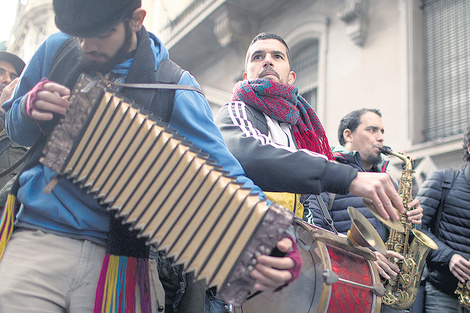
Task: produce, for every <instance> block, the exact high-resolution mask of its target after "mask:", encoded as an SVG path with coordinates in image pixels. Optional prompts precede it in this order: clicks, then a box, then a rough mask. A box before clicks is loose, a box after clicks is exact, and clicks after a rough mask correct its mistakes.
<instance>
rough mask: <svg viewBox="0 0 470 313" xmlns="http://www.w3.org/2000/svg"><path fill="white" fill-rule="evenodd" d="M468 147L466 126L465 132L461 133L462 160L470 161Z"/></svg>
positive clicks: (468, 128)
mask: <svg viewBox="0 0 470 313" xmlns="http://www.w3.org/2000/svg"><path fill="white" fill-rule="evenodd" d="M469 145H470V125H468V126H467V129H466V131H465V132H464V133H463V159H464V160H465V161H467V162H468V161H470V153H468V148H467V146H469Z"/></svg>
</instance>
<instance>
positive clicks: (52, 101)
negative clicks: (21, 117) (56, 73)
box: [26, 79, 70, 121]
mask: <svg viewBox="0 0 470 313" xmlns="http://www.w3.org/2000/svg"><path fill="white" fill-rule="evenodd" d="M69 97H70V90H69V89H68V88H67V87H65V86H62V85H60V84H57V83H54V82H51V81H49V80H47V79H43V80H41V81H40V82H39V83H37V84H36V86H34V88H33V89H31V91H30V92H29V93H28V97H27V99H26V113H27V114H28V115H29V117H31V118H32V119H34V120H38V121H49V120H51V119H52V118H53V117H54V114H60V115H64V114H65V112H66V111H67V109H68V107H69V105H70V102H69Z"/></svg>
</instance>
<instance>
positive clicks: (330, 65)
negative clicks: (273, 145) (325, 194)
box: [9, 0, 470, 182]
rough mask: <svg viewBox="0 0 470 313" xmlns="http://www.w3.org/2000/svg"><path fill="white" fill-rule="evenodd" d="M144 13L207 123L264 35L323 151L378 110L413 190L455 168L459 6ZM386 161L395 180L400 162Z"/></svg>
mask: <svg viewBox="0 0 470 313" xmlns="http://www.w3.org/2000/svg"><path fill="white" fill-rule="evenodd" d="M33 3H34V5H33ZM50 3H51V1H50V0H36V1H33V0H29V1H28V3H27V4H26V7H25V8H24V11H23V13H21V11H20V14H23V16H22V17H20V16H19V19H18V21H19V22H18V23H17V27H16V28H15V29H14V33H13V34H12V40H10V41H9V44H10V47H11V48H12V49H13V51H22V50H23V52H24V56H25V57H26V56H29V53H30V51H34V49H35V48H36V47H37V44H38V40H41V41H42V39H43V38H44V37H45V36H46V35H47V34H48V33H49V32H52V31H53V28H54V27H53V17H52V15H53V14H52V10H51V8H50ZM28 5H29V6H30V8H29V10H28V8H27V7H28ZM143 7H144V8H145V9H147V13H148V14H147V17H146V21H145V26H146V27H147V29H148V30H150V31H152V32H154V33H155V34H156V35H157V36H159V37H160V38H161V39H162V40H163V42H164V43H165V44H166V46H167V47H168V48H169V50H170V57H171V58H172V59H173V60H174V61H176V62H177V63H178V64H179V65H180V66H182V67H183V68H184V69H187V70H189V71H190V72H191V73H192V74H193V75H194V76H195V77H196V78H197V80H198V81H199V83H200V84H201V87H202V89H203V91H204V93H205V95H206V97H207V99H208V100H209V102H210V104H211V105H212V107H213V110H214V112H215V111H216V110H217V108H218V107H219V106H220V105H222V104H224V103H225V102H227V101H229V100H230V97H231V90H232V88H233V86H234V84H235V83H236V82H237V81H238V80H240V79H241V77H242V73H243V69H244V62H245V61H244V60H245V52H246V49H247V47H248V45H249V43H250V40H251V39H252V38H253V37H254V36H255V35H256V34H258V33H260V32H262V31H267V32H273V33H277V34H279V35H281V36H282V37H284V38H285V40H286V41H287V43H288V44H289V46H290V49H291V52H292V60H293V69H294V70H295V71H296V73H297V85H298V86H299V89H300V91H301V93H302V94H303V95H304V97H305V98H306V99H307V100H308V101H309V102H310V103H311V104H312V105H313V106H314V108H315V110H316V112H317V114H318V115H319V117H320V119H321V120H322V122H323V124H324V126H325V130H326V132H327V135H328V138H329V140H330V143H331V144H332V145H336V144H338V140H337V126H338V123H339V121H340V119H341V118H342V117H343V116H344V115H345V114H347V113H348V112H350V111H352V110H355V109H359V108H363V107H366V108H377V109H380V110H381V112H382V114H383V121H384V125H385V129H386V144H387V145H389V146H391V147H392V148H393V149H394V150H397V151H401V152H406V153H407V154H409V155H411V156H412V157H413V158H414V159H415V162H416V170H417V172H418V175H417V179H418V182H421V180H422V178H423V177H424V175H425V174H426V173H427V172H429V171H431V170H434V169H436V168H446V167H454V168H458V167H459V166H460V165H461V164H462V163H463V160H462V159H461V155H462V132H463V131H464V130H465V128H466V126H467V125H468V124H469V123H470V106H469V104H470V103H469V99H470V88H469V80H470V78H469V76H470V75H469V72H470V71H469V69H470V36H469V35H467V30H468V29H470V14H469V13H470V2H468V1H465V0H374V1H372V0H256V1H255V0H143ZM41 10H42V11H41ZM40 12H46V13H40ZM51 25H52V26H51ZM10 50H11V49H10ZM391 161H392V163H394V164H395V165H396V166H395V171H396V172H397V173H399V171H400V167H399V163H400V162H399V160H393V159H391Z"/></svg>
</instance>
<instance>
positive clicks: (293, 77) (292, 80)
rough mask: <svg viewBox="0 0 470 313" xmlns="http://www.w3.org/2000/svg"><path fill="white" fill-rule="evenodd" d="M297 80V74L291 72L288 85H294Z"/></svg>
mask: <svg viewBox="0 0 470 313" xmlns="http://www.w3.org/2000/svg"><path fill="white" fill-rule="evenodd" d="M295 78H296V75H295V72H294V71H290V73H289V78H288V79H287V84H289V85H292V84H293V83H294V82H295Z"/></svg>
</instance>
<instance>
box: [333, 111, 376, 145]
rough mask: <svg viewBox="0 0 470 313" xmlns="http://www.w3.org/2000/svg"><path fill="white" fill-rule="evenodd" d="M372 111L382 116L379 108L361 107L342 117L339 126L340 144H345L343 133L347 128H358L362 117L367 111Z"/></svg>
mask: <svg viewBox="0 0 470 313" xmlns="http://www.w3.org/2000/svg"><path fill="white" fill-rule="evenodd" d="M367 112H372V113H375V114H377V115H378V116H379V117H382V113H380V111H379V110H378V109H360V110H354V111H352V112H349V113H348V114H347V115H346V116H345V117H343V118H342V119H341V122H339V126H338V141H339V144H340V145H342V146H344V144H345V143H346V140H345V139H344V136H343V133H344V130H345V129H349V130H350V131H351V132H354V131H355V130H356V128H357V127H358V126H359V125H360V124H361V117H362V116H363V115H364V114H365V113H367Z"/></svg>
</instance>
